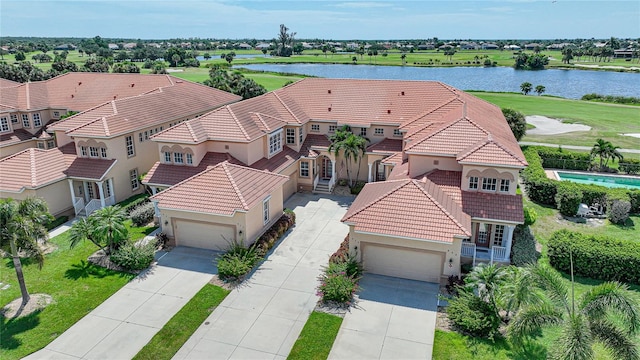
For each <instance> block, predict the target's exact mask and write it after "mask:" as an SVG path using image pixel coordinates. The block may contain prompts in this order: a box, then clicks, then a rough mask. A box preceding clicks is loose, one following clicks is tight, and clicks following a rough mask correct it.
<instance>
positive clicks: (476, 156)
mask: <svg viewBox="0 0 640 360" xmlns="http://www.w3.org/2000/svg"><path fill="white" fill-rule="evenodd" d="M456 160H458V162H459V163H460V164H495V163H496V162H497V163H499V164H501V165H512V166H517V167H525V166H527V161H526V160H525V159H520V158H518V155H516V154H514V153H512V152H511V151H509V150H508V149H506V148H505V147H504V146H502V145H501V144H499V143H497V142H495V141H494V140H493V139H492V137H491V135H489V137H488V138H487V140H486V141H484V142H481V143H479V144H477V145H476V146H474V147H473V148H472V149H470V150H469V151H468V152H466V153H464V154H461V155H458V157H457V159H456Z"/></svg>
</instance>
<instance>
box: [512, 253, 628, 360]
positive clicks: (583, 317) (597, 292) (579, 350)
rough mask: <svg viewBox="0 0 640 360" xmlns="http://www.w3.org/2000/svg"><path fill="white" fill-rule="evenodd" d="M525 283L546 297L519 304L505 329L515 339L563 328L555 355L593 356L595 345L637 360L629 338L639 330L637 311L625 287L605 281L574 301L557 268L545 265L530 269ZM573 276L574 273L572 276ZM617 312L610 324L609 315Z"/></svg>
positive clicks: (574, 359) (577, 359)
mask: <svg viewBox="0 0 640 360" xmlns="http://www.w3.org/2000/svg"><path fill="white" fill-rule="evenodd" d="M529 274H530V276H529V283H530V284H532V285H534V286H535V287H536V288H539V289H541V290H542V291H543V292H544V293H545V294H546V295H547V297H548V299H546V300H545V301H544V302H542V303H539V304H530V305H525V306H523V307H522V308H521V309H520V310H519V311H518V312H517V314H516V316H515V317H514V318H513V320H512V321H511V323H510V324H509V327H508V333H509V336H510V337H511V338H512V339H513V340H514V341H516V342H518V341H520V340H522V339H523V338H525V337H527V336H529V335H531V334H534V333H536V332H538V331H539V330H540V329H541V328H542V327H546V326H562V328H563V329H562V333H561V335H560V337H559V338H558V341H557V346H555V347H554V348H555V349H556V350H557V354H556V355H557V358H559V359H571V360H583V359H585V360H586V359H593V345H594V344H595V343H600V344H601V345H603V346H604V347H605V348H606V349H607V350H609V352H610V353H611V355H613V357H614V358H615V359H628V360H632V359H639V358H640V355H639V353H638V349H637V346H636V344H635V342H634V336H635V333H636V331H637V330H638V329H639V328H640V313H638V304H637V303H636V300H635V299H634V298H633V297H632V296H631V295H630V294H629V293H628V291H627V289H628V288H627V286H626V285H623V284H620V283H618V282H606V283H603V284H601V285H598V286H595V287H593V288H591V290H589V291H587V292H586V293H584V294H583V295H582V297H581V298H580V299H579V301H577V302H576V299H575V296H574V293H573V289H572V291H571V294H569V290H568V288H567V285H566V283H565V281H564V279H563V278H562V276H561V275H560V273H558V272H557V271H555V270H553V269H552V268H551V267H550V266H549V265H540V264H539V265H532V266H530V267H529ZM572 277H573V276H572ZM614 314H615V315H617V319H616V320H617V321H616V322H613V321H612V320H611V318H610V316H611V315H614Z"/></svg>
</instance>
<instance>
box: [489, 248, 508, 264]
mask: <svg viewBox="0 0 640 360" xmlns="http://www.w3.org/2000/svg"><path fill="white" fill-rule="evenodd" d="M508 260H509V257H508V255H507V248H506V247H504V246H493V247H492V248H491V263H492V264H493V262H494V261H503V262H504V261H508Z"/></svg>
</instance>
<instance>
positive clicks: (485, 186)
mask: <svg viewBox="0 0 640 360" xmlns="http://www.w3.org/2000/svg"><path fill="white" fill-rule="evenodd" d="M497 184H498V179H494V178H482V190H485V191H496V186H497Z"/></svg>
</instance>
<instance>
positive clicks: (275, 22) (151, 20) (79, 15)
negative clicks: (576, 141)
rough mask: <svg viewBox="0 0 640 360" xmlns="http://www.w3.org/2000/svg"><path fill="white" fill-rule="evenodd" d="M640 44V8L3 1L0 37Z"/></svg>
mask: <svg viewBox="0 0 640 360" xmlns="http://www.w3.org/2000/svg"><path fill="white" fill-rule="evenodd" d="M280 24H285V25H286V26H287V27H288V28H290V29H291V31H294V32H296V33H297V35H296V38H298V39H316V38H317V39H327V40H329V39H332V40H350V39H362V40H376V39H381V40H382V39H384V40H386V39H391V40H395V39H429V38H433V37H438V38H439V39H463V40H464V39H530V40H535V39H541V40H542V39H573V38H585V39H589V38H596V39H598V38H609V37H611V36H614V37H619V38H640V0H624V1H575V0H545V1H534V0H502V1H493V0H475V1H455V0H450V1H430V0H421V1H416V0H401V1H400V0H398V1H386V0H380V1H376V0H346V1H339V0H322V1H320V0H297V1H271V0H253V1H244V0H210V1H196V0H173V1H169V0H129V1H94V0H76V1H57V0H49V1H35V0H19V1H15V0H14V1H12V0H0V36H39V37H93V36H96V35H98V36H101V37H106V38H130V39H170V38H216V39H222V38H224V39H244V38H248V39H272V38H274V37H275V36H276V35H277V33H278V30H279V25H280Z"/></svg>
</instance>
